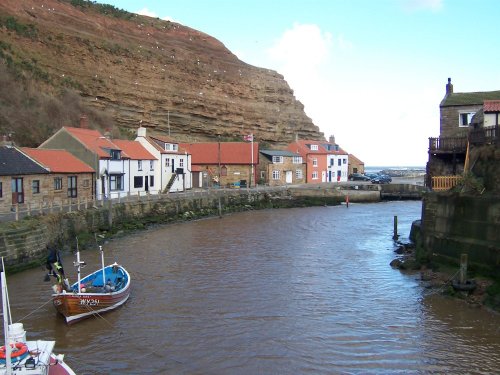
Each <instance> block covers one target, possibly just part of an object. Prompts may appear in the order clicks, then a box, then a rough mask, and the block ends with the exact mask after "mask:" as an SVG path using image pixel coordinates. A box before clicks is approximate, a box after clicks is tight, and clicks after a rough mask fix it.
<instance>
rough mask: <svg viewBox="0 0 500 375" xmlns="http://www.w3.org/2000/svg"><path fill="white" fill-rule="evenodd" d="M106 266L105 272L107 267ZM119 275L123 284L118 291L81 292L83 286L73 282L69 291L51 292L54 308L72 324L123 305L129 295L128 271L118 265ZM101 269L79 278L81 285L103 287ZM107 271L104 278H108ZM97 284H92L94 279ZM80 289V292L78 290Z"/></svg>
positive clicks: (90, 287)
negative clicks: (80, 286) (123, 281)
mask: <svg viewBox="0 0 500 375" xmlns="http://www.w3.org/2000/svg"><path fill="white" fill-rule="evenodd" d="M110 267H111V266H108V267H106V272H107V271H108V268H110ZM120 270H121V271H120V272H121V273H120V275H122V276H123V279H124V280H125V284H124V285H123V286H122V287H120V289H119V290H118V291H109V292H105V291H104V290H103V291H101V292H95V291H93V292H91V293H89V292H83V291H84V289H83V288H79V287H78V284H77V283H75V284H73V285H72V286H71V291H69V292H67V291H62V292H61V293H57V294H53V295H52V297H53V299H52V301H53V304H54V307H55V308H56V310H57V311H58V312H59V313H60V314H61V315H63V316H64V318H65V319H66V323H68V324H73V323H76V322H78V321H80V320H82V319H85V318H88V317H91V316H95V317H99V316H100V314H102V313H105V312H108V311H111V310H114V309H116V308H117V307H119V306H121V305H123V304H124V303H125V302H126V301H127V299H128V298H129V296H130V276H129V274H128V272H127V271H126V270H125V269H123V268H121V267H120ZM101 272H102V270H98V271H96V272H94V273H93V274H90V275H88V276H86V277H85V278H83V279H82V280H81V283H82V285H86V286H87V288H88V289H103V286H102V284H103V283H102V276H101ZM108 276H109V274H108V272H107V273H106V276H105V277H106V279H108ZM98 277H100V279H99V280H98V281H97V283H98V284H100V285H99V286H95V287H93V286H92V283H95V280H97V278H98ZM79 290H80V292H78V291H79Z"/></svg>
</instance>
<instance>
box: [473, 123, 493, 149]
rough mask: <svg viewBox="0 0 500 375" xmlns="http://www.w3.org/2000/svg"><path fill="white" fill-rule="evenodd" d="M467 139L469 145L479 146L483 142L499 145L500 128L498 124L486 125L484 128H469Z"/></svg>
mask: <svg viewBox="0 0 500 375" xmlns="http://www.w3.org/2000/svg"><path fill="white" fill-rule="evenodd" d="M469 141H470V143H471V145H474V146H481V145H484V144H493V145H496V146H497V147H500V130H499V126H498V125H494V126H487V127H484V128H477V129H471V130H470V132H469Z"/></svg>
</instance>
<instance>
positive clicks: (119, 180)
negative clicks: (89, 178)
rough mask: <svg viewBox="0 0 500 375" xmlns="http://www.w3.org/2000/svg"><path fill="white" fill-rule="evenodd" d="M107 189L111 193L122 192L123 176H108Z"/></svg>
mask: <svg viewBox="0 0 500 375" xmlns="http://www.w3.org/2000/svg"><path fill="white" fill-rule="evenodd" d="M109 189H110V190H111V191H117V190H123V175H122V174H111V175H109Z"/></svg>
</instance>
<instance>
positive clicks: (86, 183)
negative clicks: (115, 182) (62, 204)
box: [83, 178, 90, 188]
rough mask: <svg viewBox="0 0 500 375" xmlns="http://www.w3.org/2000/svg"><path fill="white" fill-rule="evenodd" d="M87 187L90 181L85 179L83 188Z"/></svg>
mask: <svg viewBox="0 0 500 375" xmlns="http://www.w3.org/2000/svg"><path fill="white" fill-rule="evenodd" d="M89 186H90V180H89V179H88V178H86V179H85V180H83V187H84V188H88V187H89Z"/></svg>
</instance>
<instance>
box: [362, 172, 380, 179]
mask: <svg viewBox="0 0 500 375" xmlns="http://www.w3.org/2000/svg"><path fill="white" fill-rule="evenodd" d="M365 176H368V177H370V180H373V179H374V178H377V177H378V176H379V175H378V173H365Z"/></svg>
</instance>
